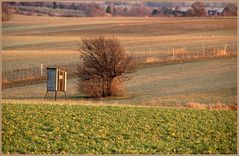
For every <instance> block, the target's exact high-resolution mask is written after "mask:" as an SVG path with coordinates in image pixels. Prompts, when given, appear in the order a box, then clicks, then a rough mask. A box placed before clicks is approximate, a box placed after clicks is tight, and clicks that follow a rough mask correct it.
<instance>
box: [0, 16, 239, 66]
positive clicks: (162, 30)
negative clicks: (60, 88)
mask: <svg viewBox="0 0 239 156" xmlns="http://www.w3.org/2000/svg"><path fill="white" fill-rule="evenodd" d="M29 17H30V18H29ZM100 35H104V36H108V37H109V36H114V37H117V38H118V39H120V41H121V43H122V44H123V46H124V47H125V49H126V50H127V52H129V53H134V54H141V53H157V52H158V53H160V52H161V53H166V52H168V53H171V52H172V49H173V48H174V49H185V50H186V51H188V52H195V51H196V52H201V53H202V51H203V50H207V49H208V50H210V49H224V46H225V44H227V49H228V51H235V49H236V18H163V17H161V18H159V17H157V18H153V17H149V18H145V17H92V18H64V17H35V16H22V15H15V16H14V19H13V20H12V21H9V22H6V23H3V53H2V54H3V55H2V56H3V70H9V69H10V70H12V69H15V68H19V67H26V66H33V65H36V66H39V65H40V64H49V63H52V64H60V63H63V62H76V61H78V56H79V52H78V47H79V44H80V40H81V38H90V37H97V36H100ZM23 56H26V57H23Z"/></svg>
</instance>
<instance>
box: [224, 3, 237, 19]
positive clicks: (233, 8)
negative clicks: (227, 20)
mask: <svg viewBox="0 0 239 156" xmlns="http://www.w3.org/2000/svg"><path fill="white" fill-rule="evenodd" d="M222 14H223V16H237V5H236V4H234V3H229V4H228V5H227V6H226V7H225V8H224V9H223V11H222Z"/></svg>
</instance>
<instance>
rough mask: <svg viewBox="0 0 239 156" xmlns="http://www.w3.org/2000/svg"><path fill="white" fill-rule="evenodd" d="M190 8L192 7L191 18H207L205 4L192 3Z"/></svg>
mask: <svg viewBox="0 0 239 156" xmlns="http://www.w3.org/2000/svg"><path fill="white" fill-rule="evenodd" d="M191 7H192V14H193V16H207V13H206V10H205V3H203V2H194V3H193V4H192V6H191Z"/></svg>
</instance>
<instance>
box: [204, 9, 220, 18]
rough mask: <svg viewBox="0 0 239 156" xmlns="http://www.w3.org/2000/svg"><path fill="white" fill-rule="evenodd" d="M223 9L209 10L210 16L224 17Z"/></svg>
mask: <svg viewBox="0 0 239 156" xmlns="http://www.w3.org/2000/svg"><path fill="white" fill-rule="evenodd" d="M222 11H223V8H215V9H212V8H207V12H208V16H209V17H211V16H221V15H222Z"/></svg>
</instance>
